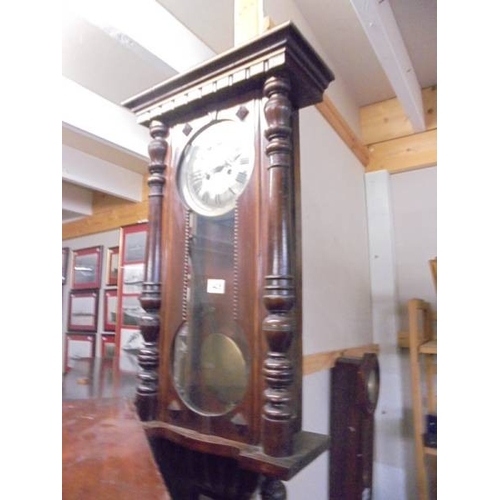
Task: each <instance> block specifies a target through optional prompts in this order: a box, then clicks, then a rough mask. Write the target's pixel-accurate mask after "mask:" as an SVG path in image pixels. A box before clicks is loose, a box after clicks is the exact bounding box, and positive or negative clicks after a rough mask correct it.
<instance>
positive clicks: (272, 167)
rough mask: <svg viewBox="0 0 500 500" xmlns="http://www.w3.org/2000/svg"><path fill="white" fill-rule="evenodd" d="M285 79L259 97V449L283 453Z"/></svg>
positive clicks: (286, 387)
mask: <svg viewBox="0 0 500 500" xmlns="http://www.w3.org/2000/svg"><path fill="white" fill-rule="evenodd" d="M289 93H290V82H289V80H288V78H286V77H285V76H282V75H277V76H272V77H270V78H268V79H267V80H266V82H265V84H264V95H265V96H266V97H267V98H268V101H267V102H266V105H265V107H264V114H265V117H266V120H267V125H268V127H267V129H266V130H265V132H264V134H265V136H266V138H267V139H268V141H269V143H268V145H267V147H266V155H267V156H268V158H269V167H268V168H269V177H268V178H269V183H268V195H267V199H268V200H269V209H268V220H267V231H268V238H267V241H268V247H267V256H268V257H267V271H266V276H265V284H264V305H265V307H266V309H267V316H266V317H265V318H264V321H263V332H264V335H265V338H266V341H267V345H268V352H267V356H266V359H265V361H264V366H263V374H264V380H265V383H266V389H265V391H264V407H263V411H262V423H263V425H262V445H263V448H264V453H266V454H268V455H271V456H275V457H283V456H289V455H292V454H293V434H294V430H293V417H294V409H293V402H292V391H291V385H292V383H293V375H294V374H293V366H292V362H291V360H290V358H289V356H288V352H289V349H290V345H291V343H292V341H293V337H294V333H295V331H296V318H295V311H294V305H295V302H296V296H295V286H296V283H295V275H294V265H293V262H292V260H293V253H292V248H293V240H292V227H293V226H292V222H293V218H292V200H293V197H294V186H293V182H292V173H291V168H292V166H293V165H292V141H291V134H292V128H291V115H292V105H291V102H290V99H289Z"/></svg>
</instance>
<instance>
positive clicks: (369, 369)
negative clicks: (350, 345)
mask: <svg viewBox="0 0 500 500" xmlns="http://www.w3.org/2000/svg"><path fill="white" fill-rule="evenodd" d="M330 376H331V388H332V389H331V394H330V436H331V439H332V444H331V449H330V457H329V459H330V465H329V469H330V486H329V489H330V496H329V498H330V500H369V499H370V498H372V482H373V481H372V477H373V457H374V453H373V451H374V437H375V410H376V408H377V403H378V397H379V390H380V368H379V363H378V357H377V355H376V354H374V353H368V354H365V355H364V356H363V357H362V358H348V357H342V358H340V359H338V360H337V362H336V364H335V366H334V367H333V368H332V370H331V371H330Z"/></svg>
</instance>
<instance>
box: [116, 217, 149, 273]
mask: <svg viewBox="0 0 500 500" xmlns="http://www.w3.org/2000/svg"><path fill="white" fill-rule="evenodd" d="M147 236H148V223H147V222H143V223H139V224H134V225H132V226H125V227H122V232H121V238H120V239H121V248H122V251H123V256H122V265H125V264H133V263H137V262H144V261H145V260H146V243H147Z"/></svg>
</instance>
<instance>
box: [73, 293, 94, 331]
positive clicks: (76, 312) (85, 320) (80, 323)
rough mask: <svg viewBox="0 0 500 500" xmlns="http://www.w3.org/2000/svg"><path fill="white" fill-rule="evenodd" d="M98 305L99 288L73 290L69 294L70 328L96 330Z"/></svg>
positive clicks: (74, 329)
mask: <svg viewBox="0 0 500 500" xmlns="http://www.w3.org/2000/svg"><path fill="white" fill-rule="evenodd" d="M98 306H99V291H98V290H88V291H87V290H84V291H79V290H71V292H70V294H69V308H68V330H72V331H82V332H96V331H97V314H98V310H99V307H98Z"/></svg>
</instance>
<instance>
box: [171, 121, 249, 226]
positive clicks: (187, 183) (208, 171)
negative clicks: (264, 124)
mask: <svg viewBox="0 0 500 500" xmlns="http://www.w3.org/2000/svg"><path fill="white" fill-rule="evenodd" d="M253 166H254V148H253V140H252V135H251V134H250V133H249V130H248V128H247V127H245V126H244V125H243V124H241V123H239V122H236V121H232V120H224V121H218V122H215V123H213V124H211V125H209V126H208V127H206V128H204V129H202V130H201V131H200V132H199V133H198V134H197V135H195V136H194V138H193V139H192V140H191V141H190V142H189V143H188V145H187V146H186V149H185V151H184V155H183V157H182V160H181V164H180V167H179V169H180V170H179V174H178V175H179V177H178V183H179V188H180V191H181V193H182V196H183V198H184V200H185V202H186V203H187V204H188V205H189V206H190V207H191V208H192V209H193V210H194V211H195V212H197V213H198V214H200V215H204V216H207V217H217V216H220V215H223V214H225V213H227V212H229V211H231V210H232V209H233V208H234V207H235V206H236V200H237V199H238V197H239V196H240V195H241V193H242V192H243V191H244V189H245V188H246V186H247V185H248V182H249V180H250V177H251V174H252V171H253Z"/></svg>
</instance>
